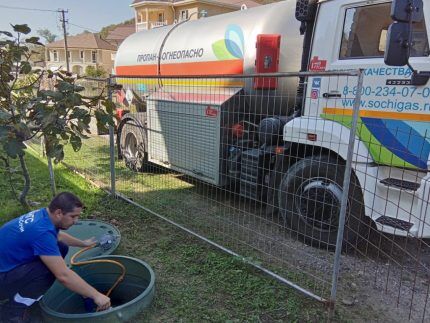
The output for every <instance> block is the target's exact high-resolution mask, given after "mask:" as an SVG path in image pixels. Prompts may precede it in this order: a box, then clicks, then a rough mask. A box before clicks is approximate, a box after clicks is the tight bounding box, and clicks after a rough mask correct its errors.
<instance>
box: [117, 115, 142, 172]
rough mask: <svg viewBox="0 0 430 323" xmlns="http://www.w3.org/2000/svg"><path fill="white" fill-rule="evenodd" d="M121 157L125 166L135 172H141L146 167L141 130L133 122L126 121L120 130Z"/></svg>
mask: <svg viewBox="0 0 430 323" xmlns="http://www.w3.org/2000/svg"><path fill="white" fill-rule="evenodd" d="M120 147H121V155H122V156H123V159H124V162H125V165H126V166H127V167H128V168H129V169H131V170H132V171H135V172H142V171H144V170H145V168H146V166H147V165H148V154H147V152H146V149H145V141H144V138H143V134H142V129H141V127H140V126H139V125H137V124H136V122H135V121H134V120H127V121H126V123H125V124H124V126H123V127H122V129H121V136H120Z"/></svg>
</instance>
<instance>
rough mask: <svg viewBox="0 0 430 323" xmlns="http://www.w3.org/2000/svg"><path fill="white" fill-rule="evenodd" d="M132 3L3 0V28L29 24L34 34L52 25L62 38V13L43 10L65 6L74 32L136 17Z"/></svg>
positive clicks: (0, 12) (69, 27)
mask: <svg viewBox="0 0 430 323" xmlns="http://www.w3.org/2000/svg"><path fill="white" fill-rule="evenodd" d="M131 3H132V0H0V30H6V31H11V30H12V28H11V26H10V24H27V25H28V26H29V27H30V28H31V29H32V35H33V34H34V35H36V34H35V32H36V31H37V30H39V29H49V30H50V31H51V32H52V33H53V34H56V35H58V37H57V39H62V38H63V36H62V35H63V32H62V29H61V23H60V16H61V15H60V14H59V13H58V12H50V11H42V10H52V11H56V10H58V9H64V10H68V13H66V20H68V21H69V23H68V25H67V31H68V32H69V34H70V35H76V34H79V33H81V32H83V31H84V30H85V29H86V30H89V31H91V32H97V31H100V29H101V28H102V27H104V26H107V25H111V24H116V23H120V22H123V21H124V20H128V19H131V18H134V10H133V9H132V8H131V7H130V6H129V5H130V4H131ZM7 7H19V8H28V9H36V10H23V9H12V8H7ZM78 26H79V27H78ZM33 32H34V33H33Z"/></svg>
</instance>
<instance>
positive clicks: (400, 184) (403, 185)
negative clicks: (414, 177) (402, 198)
mask: <svg viewBox="0 0 430 323" xmlns="http://www.w3.org/2000/svg"><path fill="white" fill-rule="evenodd" d="M380 183H381V184H384V185H386V186H392V187H397V188H399V189H402V190H409V191H416V190H418V189H419V188H420V184H419V183H415V182H410V181H405V180H401V179H397V178H385V179H382V180H381V181H380Z"/></svg>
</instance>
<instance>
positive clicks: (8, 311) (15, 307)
mask: <svg viewBox="0 0 430 323" xmlns="http://www.w3.org/2000/svg"><path fill="white" fill-rule="evenodd" d="M58 247H59V249H60V252H61V256H62V257H63V258H64V257H65V256H66V255H67V252H68V251H69V247H68V246H67V245H66V244H64V243H62V242H60V241H59V242H58ZM54 281H55V277H54V275H53V274H52V273H51V271H50V270H49V269H48V268H47V267H46V266H45V264H44V263H43V262H42V261H41V260H40V258H37V260H34V261H32V262H29V263H27V264H24V265H21V266H18V267H16V268H14V269H12V270H10V271H8V272H5V273H0V286H1V288H0V300H4V299H8V301H7V302H6V303H5V304H4V305H3V306H2V313H1V314H2V315H1V316H0V317H1V318H2V320H3V321H6V322H7V321H8V318H9V319H11V318H14V317H20V316H22V315H23V313H24V311H25V309H26V308H28V307H29V306H31V305H33V303H35V302H37V301H39V300H40V299H41V298H42V296H43V294H44V293H45V292H46V291H47V290H48V289H49V288H50V287H51V286H52V284H53V283H54Z"/></svg>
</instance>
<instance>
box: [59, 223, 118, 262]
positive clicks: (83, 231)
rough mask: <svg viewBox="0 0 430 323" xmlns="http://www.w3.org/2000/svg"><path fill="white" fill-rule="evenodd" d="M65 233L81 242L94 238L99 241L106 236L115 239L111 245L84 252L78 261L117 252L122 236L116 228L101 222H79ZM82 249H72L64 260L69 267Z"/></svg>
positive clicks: (111, 241)
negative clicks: (71, 260) (73, 257)
mask: <svg viewBox="0 0 430 323" xmlns="http://www.w3.org/2000/svg"><path fill="white" fill-rule="evenodd" d="M64 232H66V233H68V234H70V235H71V236H73V237H75V238H78V239H81V240H86V239H90V238H92V237H94V238H95V239H96V240H97V241H98V240H99V239H100V238H101V237H106V235H109V236H111V237H113V239H112V240H110V241H109V242H110V243H109V244H108V245H106V244H105V245H104V247H95V248H92V249H90V250H88V251H86V252H84V253H83V254H81V255H80V256H79V257H78V258H76V260H77V261H79V260H86V259H89V258H94V257H98V256H106V255H110V254H112V253H113V252H114V251H115V250H116V248H117V247H118V245H119V243H120V240H121V234H120V232H119V230H118V229H117V228H116V227H115V226H113V225H112V224H110V223H107V222H104V221H99V220H79V221H78V222H77V223H76V224H75V225H73V226H71V227H70V228H69V229H68V230H66V231H64ZM81 249H82V248H78V247H70V249H69V252H68V253H67V256H66V258H65V259H64V260H65V261H66V263H67V264H68V265H69V264H70V259H71V258H72V256H73V255H74V254H75V253H76V252H78V251H79V250H81Z"/></svg>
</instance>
